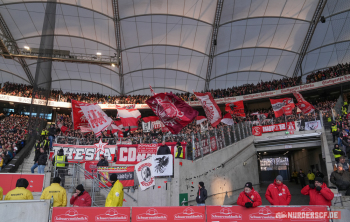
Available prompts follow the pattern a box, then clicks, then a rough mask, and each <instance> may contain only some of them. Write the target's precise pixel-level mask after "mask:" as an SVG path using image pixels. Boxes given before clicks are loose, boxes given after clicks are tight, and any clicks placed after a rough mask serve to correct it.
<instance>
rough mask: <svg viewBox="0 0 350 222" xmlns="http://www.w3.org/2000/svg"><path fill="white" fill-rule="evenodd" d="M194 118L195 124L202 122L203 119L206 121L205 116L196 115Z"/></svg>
mask: <svg viewBox="0 0 350 222" xmlns="http://www.w3.org/2000/svg"><path fill="white" fill-rule="evenodd" d="M196 120H197V122H196V124H197V125H199V124H201V123H203V122H204V121H206V120H207V118H205V116H197V117H196Z"/></svg>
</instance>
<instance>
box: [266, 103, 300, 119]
mask: <svg viewBox="0 0 350 222" xmlns="http://www.w3.org/2000/svg"><path fill="white" fill-rule="evenodd" d="M270 102H271V106H272V109H273V112H274V113H275V117H276V118H277V117H280V116H282V115H283V114H284V109H283V107H284V106H286V105H288V104H293V105H290V106H291V107H294V102H293V99H292V98H281V99H270Z"/></svg>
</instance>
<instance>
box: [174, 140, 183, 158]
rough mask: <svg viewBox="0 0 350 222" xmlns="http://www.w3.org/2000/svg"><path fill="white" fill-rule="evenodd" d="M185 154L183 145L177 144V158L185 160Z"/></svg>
mask: <svg viewBox="0 0 350 222" xmlns="http://www.w3.org/2000/svg"><path fill="white" fill-rule="evenodd" d="M183 154H184V151H183V148H182V146H181V143H180V142H177V143H176V153H175V158H180V159H183V156H184V155H183Z"/></svg>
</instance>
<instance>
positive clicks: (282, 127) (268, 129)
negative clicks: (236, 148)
mask: <svg viewBox="0 0 350 222" xmlns="http://www.w3.org/2000/svg"><path fill="white" fill-rule="evenodd" d="M255 127H257V126H255ZM258 127H261V128H262V131H261V133H272V132H279V131H286V130H292V131H297V127H296V126H295V122H294V121H293V122H287V123H279V124H274V125H267V126H258ZM253 128H254V127H253ZM254 133H256V134H259V133H258V132H255V131H254V129H253V134H254ZM254 135H255V134H254Z"/></svg>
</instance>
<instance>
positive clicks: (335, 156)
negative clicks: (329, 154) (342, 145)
mask: <svg viewBox="0 0 350 222" xmlns="http://www.w3.org/2000/svg"><path fill="white" fill-rule="evenodd" d="M335 150H336V151H342V150H341V149H339V148H338V149H335ZM333 155H334V158H339V157H341V155H340V154H334V153H333Z"/></svg>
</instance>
